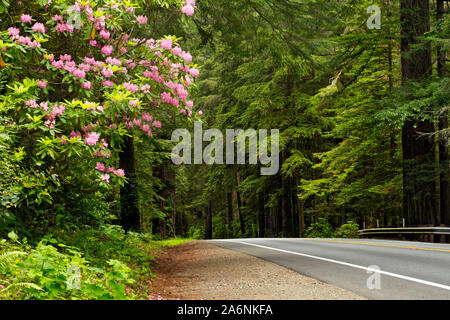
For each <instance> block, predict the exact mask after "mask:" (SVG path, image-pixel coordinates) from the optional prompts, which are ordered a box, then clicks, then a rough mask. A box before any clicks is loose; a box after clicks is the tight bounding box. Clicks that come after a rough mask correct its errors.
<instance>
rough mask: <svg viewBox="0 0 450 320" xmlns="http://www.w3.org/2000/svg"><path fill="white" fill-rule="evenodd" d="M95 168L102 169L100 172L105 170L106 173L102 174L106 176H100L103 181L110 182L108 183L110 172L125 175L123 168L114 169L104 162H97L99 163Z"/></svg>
mask: <svg viewBox="0 0 450 320" xmlns="http://www.w3.org/2000/svg"><path fill="white" fill-rule="evenodd" d="M95 169H96V170H98V171H100V172H105V173H106V174H105V175H102V176H104V178H101V177H102V176H100V178H101V179H102V180H103V181H105V182H108V183H109V178H110V176H109V174H108V173H112V174H114V175H116V176H118V177H125V171H124V170H123V169H117V170H114V168H113V167H108V168H107V167H106V165H105V164H104V163H103V162H97V165H96V166H95Z"/></svg>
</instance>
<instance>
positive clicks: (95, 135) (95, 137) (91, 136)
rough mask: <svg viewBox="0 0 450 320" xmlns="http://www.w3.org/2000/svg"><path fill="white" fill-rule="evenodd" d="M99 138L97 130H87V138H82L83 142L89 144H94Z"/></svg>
mask: <svg viewBox="0 0 450 320" xmlns="http://www.w3.org/2000/svg"><path fill="white" fill-rule="evenodd" d="M99 138H100V135H99V134H98V133H97V132H89V133H88V135H87V138H86V139H85V140H84V143H86V144H87V145H89V146H95V145H96V144H97V141H98V139H99Z"/></svg>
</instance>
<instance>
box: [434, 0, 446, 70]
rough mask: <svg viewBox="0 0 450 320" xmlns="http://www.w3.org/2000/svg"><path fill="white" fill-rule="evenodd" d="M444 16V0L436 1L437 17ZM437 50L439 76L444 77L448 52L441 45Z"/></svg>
mask: <svg viewBox="0 0 450 320" xmlns="http://www.w3.org/2000/svg"><path fill="white" fill-rule="evenodd" d="M443 16H444V0H437V1H436V18H437V19H442V17H443ZM436 51H437V72H438V76H439V77H441V78H442V77H444V73H445V60H446V54H445V53H446V52H445V50H442V47H441V46H440V45H438V46H437V48H436Z"/></svg>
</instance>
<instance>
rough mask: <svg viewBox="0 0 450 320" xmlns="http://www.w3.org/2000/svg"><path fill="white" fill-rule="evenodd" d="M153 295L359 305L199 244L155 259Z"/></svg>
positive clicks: (330, 289) (336, 291) (282, 271)
mask: <svg viewBox="0 0 450 320" xmlns="http://www.w3.org/2000/svg"><path fill="white" fill-rule="evenodd" d="M153 270H154V272H155V273H156V274H157V278H156V279H154V280H153V281H152V292H153V294H158V295H160V296H162V297H163V298H164V299H169V300H174V299H182V300H200V299H204V300H241V299H242V300H359V299H364V298H363V297H360V296H358V295H357V294H354V293H352V292H349V291H347V290H344V289H342V288H338V287H335V286H333V285H330V284H327V283H323V282H321V281H318V280H315V279H312V278H309V277H305V276H303V275H300V274H298V273H296V272H294V271H292V270H289V269H287V268H284V267H281V266H279V265H277V264H274V263H271V262H268V261H265V260H262V259H259V258H256V257H253V256H249V255H246V254H243V253H240V252H236V251H232V250H228V249H224V248H220V247H217V246H215V245H212V244H210V243H206V242H203V241H195V242H189V243H185V244H183V245H181V246H178V247H173V248H168V249H167V250H165V251H164V252H161V253H160V254H159V255H158V257H156V262H155V264H154V266H153Z"/></svg>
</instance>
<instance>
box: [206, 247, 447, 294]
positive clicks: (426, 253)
mask: <svg viewBox="0 0 450 320" xmlns="http://www.w3.org/2000/svg"><path fill="white" fill-rule="evenodd" d="M210 243H212V244H214V245H217V246H219V247H222V248H226V249H231V250H236V251H240V252H243V253H246V254H249V255H252V256H256V257H259V258H261V259H264V260H267V261H271V262H274V263H276V264H278V265H281V266H284V267H286V268H289V269H291V270H293V271H296V272H298V273H300V274H303V275H306V276H308V277H311V278H315V279H317V280H320V281H323V282H326V283H329V284H332V285H335V286H338V287H341V288H344V289H347V290H349V291H352V292H354V293H357V294H359V295H360V296H363V297H366V298H369V299H381V300H392V299H394V300H428V299H432V300H450V245H448V244H434V243H422V242H406V241H390V240H367V239H352V240H346V239H345V240H344V239H233V240H212V241H210Z"/></svg>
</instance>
